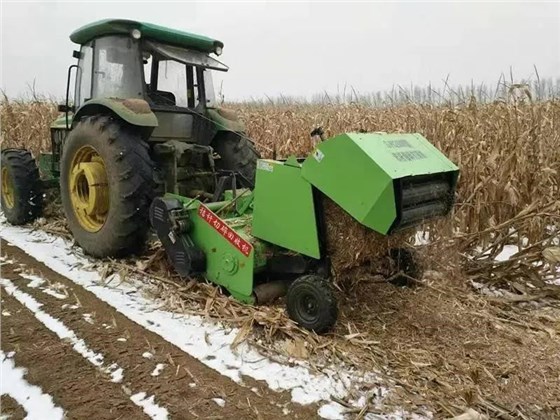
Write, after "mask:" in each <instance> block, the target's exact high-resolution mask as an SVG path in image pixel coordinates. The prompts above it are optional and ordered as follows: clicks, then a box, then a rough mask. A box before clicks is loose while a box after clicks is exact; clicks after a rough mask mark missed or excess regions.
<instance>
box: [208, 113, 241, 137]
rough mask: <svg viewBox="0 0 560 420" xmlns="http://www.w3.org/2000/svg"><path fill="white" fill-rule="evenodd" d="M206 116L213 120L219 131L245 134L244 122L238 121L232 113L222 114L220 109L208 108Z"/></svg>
mask: <svg viewBox="0 0 560 420" xmlns="http://www.w3.org/2000/svg"><path fill="white" fill-rule="evenodd" d="M230 114H231V115H230ZM206 116H207V117H208V118H210V119H211V120H212V122H213V123H214V126H215V127H216V130H218V131H233V132H235V133H244V132H245V124H243V121H241V120H239V119H237V117H236V116H235V117H234V114H233V113H231V112H227V113H225V112H221V111H220V109H219V108H207V109H206Z"/></svg>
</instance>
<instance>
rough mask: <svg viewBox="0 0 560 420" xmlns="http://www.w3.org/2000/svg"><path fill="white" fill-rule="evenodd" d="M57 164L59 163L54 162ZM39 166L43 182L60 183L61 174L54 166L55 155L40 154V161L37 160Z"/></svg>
mask: <svg viewBox="0 0 560 420" xmlns="http://www.w3.org/2000/svg"><path fill="white" fill-rule="evenodd" d="M54 163H55V164H57V163H58V162H54ZM37 165H38V167H39V173H40V175H41V181H45V182H49V181H58V177H59V173H58V171H55V170H54V169H53V168H54V165H53V155H52V154H51V153H41V154H39V159H37Z"/></svg>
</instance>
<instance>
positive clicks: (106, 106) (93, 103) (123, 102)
mask: <svg viewBox="0 0 560 420" xmlns="http://www.w3.org/2000/svg"><path fill="white" fill-rule="evenodd" d="M107 111H109V113H113V114H116V115H117V116H118V117H119V118H121V119H122V120H124V121H126V122H127V123H129V124H131V125H134V126H138V127H146V128H151V129H153V128H155V127H157V126H158V119H157V117H156V115H155V114H154V113H153V112H152V110H151V109H150V105H149V104H148V102H146V101H145V100H143V99H117V98H100V99H91V100H89V101H87V102H86V103H84V104H83V105H82V106H81V107H80V108H79V109H78V111H77V112H76V114H75V115H74V117H73V119H72V121H73V122H77V121H80V119H81V117H83V116H86V115H99V114H106V113H107Z"/></svg>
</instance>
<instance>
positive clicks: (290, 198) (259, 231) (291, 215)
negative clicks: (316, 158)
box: [252, 159, 321, 259]
mask: <svg viewBox="0 0 560 420" xmlns="http://www.w3.org/2000/svg"><path fill="white" fill-rule="evenodd" d="M290 162H292V165H293V163H294V161H293V160H292V161H290ZM295 163H296V164H297V162H295ZM292 165H288V164H287V163H286V164H284V163H283V162H277V161H274V160H267V159H261V160H259V161H258V163H257V174H256V181H255V199H254V203H253V206H254V211H253V231H252V234H253V236H255V237H257V238H260V239H262V240H265V241H267V242H270V243H272V244H275V245H278V246H281V247H283V248H286V249H289V250H291V251H295V252H299V253H301V254H303V255H307V256H310V257H313V258H317V259H318V258H320V257H321V255H320V251H319V235H318V232H317V221H316V218H315V205H314V203H313V191H312V187H311V184H310V183H309V182H308V181H306V180H305V179H303V178H302V176H301V168H300V165H299V164H297V166H292Z"/></svg>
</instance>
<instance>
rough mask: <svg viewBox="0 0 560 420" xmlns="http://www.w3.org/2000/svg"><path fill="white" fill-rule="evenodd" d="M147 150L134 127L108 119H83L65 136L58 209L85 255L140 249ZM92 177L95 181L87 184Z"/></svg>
mask: <svg viewBox="0 0 560 420" xmlns="http://www.w3.org/2000/svg"><path fill="white" fill-rule="evenodd" d="M148 150H149V148H148V144H147V143H146V142H144V141H143V139H142V138H141V136H140V135H139V134H138V133H137V132H136V131H135V129H134V127H131V126H129V125H127V124H126V123H124V122H123V121H120V120H116V119H114V118H112V117H109V116H92V117H87V118H85V119H84V120H82V121H81V122H79V123H78V124H77V126H76V127H75V128H74V129H72V131H71V132H70V134H69V135H68V138H67V139H66V142H65V144H64V149H63V153H62V159H61V173H60V192H61V198H62V205H63V208H64V212H65V214H66V217H67V218H68V226H69V228H70V231H71V232H72V234H73V236H74V239H75V240H76V242H77V243H78V244H79V245H80V246H81V247H82V248H83V250H84V251H85V252H86V253H87V254H89V255H92V256H94V257H122V256H126V255H129V254H132V253H136V252H139V251H141V250H142V248H143V246H144V244H145V241H146V236H147V233H148V231H149V227H150V223H149V220H148V213H149V208H150V204H151V202H152V200H153V199H154V197H155V190H156V182H155V179H154V164H153V162H152V160H151V159H150V156H149V154H148ZM88 153H89V155H88ZM84 156H86V157H85V158H84ZM88 156H89V157H88ZM76 162H82V163H78V164H76ZM84 163H85V164H86V165H92V164H93V165H99V164H101V165H102V167H103V170H102V171H100V170H99V169H98V168H99V166H97V167H96V168H93V169H95V170H91V169H90V170H88V172H86V171H85V170H81V169H80V168H83V167H84V166H81V165H82V164H84ZM76 165H77V166H76ZM80 170H81V172H83V174H80ZM103 172H104V173H105V175H102V173H103ZM92 173H93V174H94V175H95V176H96V178H95V182H90V179H93V178H92ZM76 174H78V175H76ZM100 174H101V175H100ZM87 175H89V176H90V178H87ZM80 177H81V178H80ZM71 187H72V191H71ZM99 188H101V190H99ZM99 197H101V198H99ZM103 198H104V199H103ZM80 200H82V201H80ZM87 203H90V204H91V206H90V207H88V208H87V209H86V208H85V206H86V204H87ZM92 208H93V209H94V210H90V209H92ZM89 211H91V214H88V212H89Z"/></svg>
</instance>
